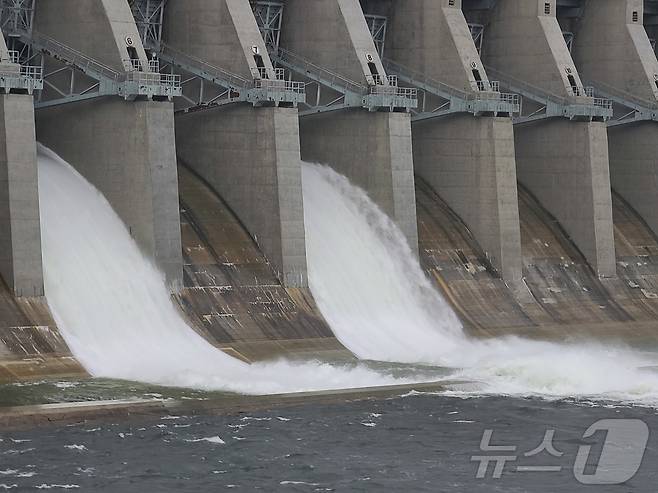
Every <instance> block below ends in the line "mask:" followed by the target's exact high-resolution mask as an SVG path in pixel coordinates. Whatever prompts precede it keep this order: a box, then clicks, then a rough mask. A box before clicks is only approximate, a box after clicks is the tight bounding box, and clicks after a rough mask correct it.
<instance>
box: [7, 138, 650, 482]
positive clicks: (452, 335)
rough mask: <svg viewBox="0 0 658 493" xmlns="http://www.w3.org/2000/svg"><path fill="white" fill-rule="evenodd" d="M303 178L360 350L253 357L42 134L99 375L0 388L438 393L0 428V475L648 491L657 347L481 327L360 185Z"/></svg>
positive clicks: (339, 329) (332, 304) (27, 398)
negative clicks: (199, 326)
mask: <svg viewBox="0 0 658 493" xmlns="http://www.w3.org/2000/svg"><path fill="white" fill-rule="evenodd" d="M302 175H303V176H302V177H303V192H304V207H305V210H304V214H305V228H306V239H307V260H308V272H309V285H310V288H311V291H312V292H313V295H314V297H315V300H316V302H317V305H318V307H319V309H320V311H321V312H322V315H323V316H324V317H325V319H326V320H327V322H328V323H329V325H330V326H331V329H332V330H333V331H334V333H335V335H336V336H337V337H338V339H339V340H340V341H341V342H342V343H343V344H344V345H345V347H346V348H348V349H349V350H350V351H351V352H352V353H353V354H354V355H355V359H354V360H353V361H350V362H347V363H346V362H341V363H332V362H322V361H295V362H292V361H285V360H280V361H273V362H264V363H257V364H251V365H249V364H246V363H244V362H241V361H238V360H236V359H234V358H231V357H230V356H228V355H226V354H225V353H223V352H221V351H219V350H218V349H217V348H215V347H214V346H213V345H212V344H210V343H209V342H208V341H206V340H205V339H203V338H202V337H201V336H200V335H199V334H197V332H195V331H194V330H193V329H192V328H191V327H190V326H189V325H188V324H187V322H186V321H185V320H184V319H183V318H182V316H181V315H180V314H179V312H178V311H177V310H176V309H175V308H174V306H173V304H172V302H171V300H170V297H169V292H168V290H167V288H166V286H165V283H164V279H163V277H162V275H161V274H160V273H159V272H158V270H157V269H156V268H155V267H154V266H153V264H152V263H151V262H150V261H149V260H148V259H146V258H145V257H144V256H143V255H142V253H141V251H140V249H139V248H138V247H137V245H136V244H135V242H134V240H133V238H132V237H131V235H130V232H129V230H128V229H127V228H126V227H125V225H124V224H123V223H122V221H121V220H120V219H119V217H118V216H117V215H116V213H115V212H114V211H113V210H112V208H111V206H110V204H109V203H108V202H107V201H106V200H105V199H104V198H103V196H102V195H101V194H100V193H99V192H98V191H97V190H96V189H94V188H93V187H92V186H91V185H90V184H89V183H88V182H87V181H86V180H85V179H84V178H83V177H82V176H80V175H79V174H78V173H76V172H75V171H74V170H73V169H72V168H71V167H70V166H69V165H68V164H67V163H65V162H63V161H62V160H61V159H60V158H59V157H58V156H56V155H55V154H53V153H52V152H51V151H49V150H48V149H45V148H43V147H41V148H40V149H39V197H40V208H41V226H42V247H43V260H44V279H45V290H46V297H47V299H48V303H49V305H50V308H51V310H52V313H53V316H54V317H55V320H56V321H57V325H58V327H59V329H60V331H61V333H62V335H63V337H64V338H65V339H66V342H67V343H68V345H69V347H70V348H71V350H72V352H73V354H74V355H75V356H76V358H77V359H78V360H79V361H80V362H81V363H82V364H83V365H84V367H85V369H86V370H87V371H88V372H89V373H90V374H91V375H92V376H93V377H94V378H95V380H91V381H90V382H86V383H84V384H75V383H70V382H69V383H66V382H62V383H60V384H57V383H56V384H52V383H51V384H43V385H39V384H37V385H35V386H30V385H25V386H21V385H14V386H8V387H3V388H1V389H0V405H5V406H6V405H16V404H36V403H43V402H61V401H70V400H72V401H75V400H90V399H91V400H93V399H98V398H125V397H129V398H133V397H140V398H144V397H146V398H149V397H153V395H150V396H149V394H153V393H152V392H149V386H157V385H159V386H165V387H170V388H171V387H175V388H177V389H179V390H177V391H175V392H174V393H176V394H177V395H175V396H173V397H175V398H177V399H185V398H196V399H199V398H202V399H203V398H206V397H204V395H206V394H204V393H207V395H211V394H212V393H213V392H214V393H219V394H221V393H233V395H235V394H276V393H289V392H298V391H319V390H332V389H342V388H357V387H373V386H382V385H391V384H410V385H413V384H415V383H418V382H428V381H433V382H436V381H441V382H443V383H444V384H445V385H444V387H445V388H446V391H444V393H443V394H441V395H427V394H423V395H417V394H414V393H413V392H411V393H409V394H408V395H406V396H400V397H397V398H391V399H381V400H376V401H375V400H371V401H361V402H343V403H336V404H331V405H328V404H323V405H319V404H313V403H312V402H309V403H308V404H306V405H299V406H297V407H287V408H280V409H277V410H272V411H270V412H261V413H257V414H242V415H237V416H224V417H217V416H215V417H210V416H194V417H188V416H173V417H172V416H163V417H161V418H152V419H148V420H144V421H141V422H136V421H122V422H117V423H109V422H103V423H99V424H92V423H85V424H78V425H69V426H59V427H49V428H41V429H35V430H31V431H15V432H3V433H2V435H1V436H0V438H1V440H2V441H0V458H2V461H3V462H2V464H0V490H4V489H7V490H17V491H21V490H26V491H30V490H44V489H80V490H83V491H117V492H130V491H140V492H151V491H154V492H155V491H176V492H182V491H190V492H192V491H194V492H196V491H216V490H222V489H242V490H244V491H251V490H255V489H260V490H262V491H349V492H351V491H374V492H377V491H401V490H408V491H414V492H415V491H431V492H436V491H457V492H462V491H463V492H471V491H486V492H491V491H505V492H514V491H519V492H525V491H531V492H534V491H537V492H541V491H546V492H554V491H560V490H561V491H566V492H571V491H580V490H583V491H586V490H587V491H597V492H598V491H624V492H626V491H652V490H651V488H655V484H656V479H657V478H656V475H657V474H656V468H655V467H654V466H653V464H654V463H655V462H656V459H658V457H655V455H657V453H656V445H658V444H656V443H654V441H653V437H652V436H650V430H652V429H656V426H657V425H658V418H657V417H656V412H655V409H656V408H658V372H657V371H656V368H657V367H658V353H656V351H653V350H650V349H649V348H642V350H638V349H633V348H629V347H624V346H623V345H622V344H614V345H612V344H607V345H604V344H599V343H597V342H596V341H592V342H578V343H570V344H567V343H548V342H539V341H530V340H524V339H521V338H514V337H505V338H498V339H491V340H487V341H483V340H477V339H473V338H471V337H469V336H467V335H466V334H465V333H464V331H463V329H462V327H461V324H460V322H459V320H458V318H457V317H456V316H455V315H454V313H453V312H452V309H451V307H450V306H449V305H448V304H447V303H446V302H445V300H444V299H443V298H442V296H441V295H440V294H439V293H438V292H437V290H436V289H435V287H434V286H433V285H432V283H431V282H430V281H429V280H428V279H427V278H426V277H425V275H424V274H423V272H422V270H421V269H420V267H419V265H418V262H417V259H416V258H415V256H414V255H413V253H412V251H411V249H410V248H409V246H408V245H407V243H406V240H405V238H404V237H403V235H402V234H401V232H400V231H399V229H398V228H397V227H396V226H395V224H393V222H392V221H391V220H390V219H389V218H388V217H387V216H386V215H385V214H384V213H383V212H382V211H381V210H380V209H379V208H378V207H377V206H376V205H375V204H374V203H373V202H372V201H371V200H370V199H369V198H368V196H367V195H366V194H365V193H364V192H363V191H362V190H360V189H358V188H357V187H355V186H353V185H352V184H350V183H349V182H348V181H347V179H345V178H344V177H342V176H340V175H338V174H336V173H335V172H334V171H332V170H330V169H329V168H326V167H323V166H319V165H315V164H308V163H304V164H303V165H302ZM103 379H108V380H103ZM121 381H123V383H121ZM128 381H137V382H142V383H141V384H135V385H137V387H134V386H133V384H129V383H128ZM455 381H459V382H460V383H459V384H453V382H455ZM102 382H118V383H116V384H112V385H109V387H108V385H106V384H104V383H102ZM464 382H467V383H466V384H464ZM95 385H98V389H97V390H98V392H97V393H96V391H95V390H94V388H93V387H94V386H95ZM139 385H143V386H144V387H139ZM76 387H78V388H77V389H76ZM110 387H111V388H112V391H111V392H110V394H112V395H110V396H109V397H108V395H107V392H108V389H109V388H110ZM181 389H190V390H181ZM126 394H127V395H126ZM216 397H217V395H214V396H213V397H212V398H216ZM645 450H646V454H645ZM478 476H480V477H478ZM613 483H621V486H618V485H616V484H613Z"/></svg>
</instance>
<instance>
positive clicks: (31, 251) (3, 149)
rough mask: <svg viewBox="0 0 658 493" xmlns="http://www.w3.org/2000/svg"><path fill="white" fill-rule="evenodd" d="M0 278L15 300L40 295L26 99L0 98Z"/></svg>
mask: <svg viewBox="0 0 658 493" xmlns="http://www.w3.org/2000/svg"><path fill="white" fill-rule="evenodd" d="M0 38H2V36H1V35H0ZM0 276H2V279H4V281H5V282H6V283H7V285H8V286H9V288H10V289H11V290H12V292H13V293H14V294H15V295H16V296H43V270H42V264H41V226H40V223H39V192H38V183H37V153H36V139H35V133H34V103H33V100H32V96H28V95H20V94H3V95H1V96H0Z"/></svg>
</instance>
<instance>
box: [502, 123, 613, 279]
mask: <svg viewBox="0 0 658 493" xmlns="http://www.w3.org/2000/svg"><path fill="white" fill-rule="evenodd" d="M514 133H515V141H516V156H517V162H518V163H519V167H518V170H517V173H518V177H519V180H520V181H521V182H522V183H523V184H524V185H525V186H526V187H527V188H528V189H529V190H530V191H531V192H532V193H533V194H534V195H535V196H536V197H537V199H538V200H539V202H540V203H542V204H547V205H549V206H550V207H549V211H550V212H551V214H553V215H554V216H555V217H556V218H557V219H558V220H559V221H560V224H561V225H562V227H563V228H564V229H565V231H566V232H567V234H568V235H569V236H570V237H571V239H572V240H573V241H574V243H575V244H576V245H577V247H578V248H579V249H580V251H581V252H582V253H583V255H584V256H585V258H586V259H587V260H588V262H590V265H592V267H594V268H595V269H596V270H597V272H598V274H599V275H600V276H614V275H615V250H614V237H613V234H614V231H613V225H612V203H611V197H610V174H609V172H608V143H607V135H606V126H605V123H602V122H591V123H584V122H583V123H578V124H574V123H573V122H570V121H568V120H564V119H559V118H557V119H551V120H549V121H547V122H544V123H542V124H540V125H521V126H517V127H515V128H514Z"/></svg>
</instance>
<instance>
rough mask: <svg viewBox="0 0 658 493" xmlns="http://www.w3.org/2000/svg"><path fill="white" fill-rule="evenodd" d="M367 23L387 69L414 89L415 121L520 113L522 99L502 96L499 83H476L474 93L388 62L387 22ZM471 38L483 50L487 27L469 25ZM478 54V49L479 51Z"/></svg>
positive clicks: (373, 20) (376, 17)
mask: <svg viewBox="0 0 658 493" xmlns="http://www.w3.org/2000/svg"><path fill="white" fill-rule="evenodd" d="M365 17H366V21H367V23H368V27H369V29H370V34H371V35H372V37H373V41H374V43H375V46H376V47H377V49H378V52H379V54H380V56H381V58H382V63H383V65H384V69H385V70H386V72H387V73H389V74H391V75H390V76H391V77H393V78H395V79H394V80H395V84H396V85H397V81H398V80H400V81H403V82H404V83H405V84H409V85H411V86H413V87H412V88H411V89H412V90H413V91H414V92H413V95H414V99H416V101H417V103H418V104H417V105H416V106H413V107H412V106H409V107H408V110H409V111H411V113H412V120H413V121H420V120H426V119H430V118H441V117H444V116H448V115H451V114H454V113H472V114H474V115H496V116H499V115H500V116H512V115H514V114H518V113H520V111H521V99H520V98H519V96H518V95H516V94H502V93H501V92H500V91H499V90H498V85H497V83H496V82H493V81H492V82H489V81H484V80H483V81H474V82H473V87H472V89H473V92H468V91H463V90H460V89H457V88H455V87H451V86H449V85H448V84H445V83H443V82H440V81H437V80H435V79H432V78H431V77H428V76H427V75H425V74H423V73H421V72H419V71H416V70H411V69H409V68H407V67H404V66H403V65H402V64H400V63H397V62H394V61H393V60H390V59H388V58H386V57H385V56H384V54H383V49H384V45H385V42H386V26H387V18H386V17H385V16H381V15H370V14H366V16H365ZM469 29H470V30H471V34H472V35H473V36H474V37H476V36H477V45H478V46H479V47H481V43H482V35H483V31H484V26H482V25H479V24H470V25H469ZM478 51H479V48H478ZM428 96H433V97H435V98H438V100H439V102H438V105H435V106H433V107H432V108H429V107H428V106H429V101H428V100H429V99H430V98H429V97H428Z"/></svg>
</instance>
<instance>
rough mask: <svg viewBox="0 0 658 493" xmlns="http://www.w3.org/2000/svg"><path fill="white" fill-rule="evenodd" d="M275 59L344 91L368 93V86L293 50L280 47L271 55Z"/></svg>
mask: <svg viewBox="0 0 658 493" xmlns="http://www.w3.org/2000/svg"><path fill="white" fill-rule="evenodd" d="M271 56H272V57H273V58H274V59H275V60H277V61H279V62H280V63H282V64H284V65H288V66H289V67H295V69H297V70H300V71H302V72H304V73H306V74H307V75H308V76H309V78H311V79H318V80H320V81H321V82H322V83H323V84H325V85H327V86H329V87H332V88H334V89H336V90H338V91H339V92H342V93H352V94H358V95H365V94H368V86H366V85H365V84H359V83H358V82H355V81H353V80H351V79H348V78H347V77H344V76H343V75H341V74H338V73H336V72H334V71H332V70H329V69H327V68H325V67H322V66H320V65H317V64H315V63H313V62H311V61H310V60H307V59H306V58H304V57H302V56H300V55H297V54H295V53H293V52H291V51H288V50H284V49H283V48H279V49H278V50H276V52H274V51H273V52H272V55H271Z"/></svg>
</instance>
